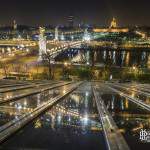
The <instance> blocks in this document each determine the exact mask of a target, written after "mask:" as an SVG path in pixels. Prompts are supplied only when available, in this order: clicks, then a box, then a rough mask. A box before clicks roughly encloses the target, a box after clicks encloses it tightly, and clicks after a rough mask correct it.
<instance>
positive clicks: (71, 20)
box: [68, 15, 74, 28]
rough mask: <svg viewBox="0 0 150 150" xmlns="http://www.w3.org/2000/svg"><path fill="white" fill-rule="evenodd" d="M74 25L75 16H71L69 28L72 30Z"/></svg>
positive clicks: (69, 17)
mask: <svg viewBox="0 0 150 150" xmlns="http://www.w3.org/2000/svg"><path fill="white" fill-rule="evenodd" d="M73 25H74V16H73V15H70V16H68V26H69V27H71V28H72V27H73Z"/></svg>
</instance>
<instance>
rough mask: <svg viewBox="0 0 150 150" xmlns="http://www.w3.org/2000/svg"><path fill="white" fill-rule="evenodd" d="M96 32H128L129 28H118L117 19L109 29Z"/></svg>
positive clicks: (96, 30) (99, 29) (98, 29)
mask: <svg viewBox="0 0 150 150" xmlns="http://www.w3.org/2000/svg"><path fill="white" fill-rule="evenodd" d="M93 31H94V32H114V33H115V32H128V31H129V29H128V28H120V27H118V26H117V21H116V19H115V18H113V20H112V21H111V24H110V26H109V28H94V29H93Z"/></svg>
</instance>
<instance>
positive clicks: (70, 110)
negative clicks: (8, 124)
mask: <svg viewBox="0 0 150 150" xmlns="http://www.w3.org/2000/svg"><path fill="white" fill-rule="evenodd" d="M41 137H42V138H41ZM35 141H36V142H35ZM1 148H5V149H9V148H12V149H17V148H18V149H19V148H22V149H52V150H59V149H66V150H77V149H78V150H83V149H87V150H99V149H103V150H104V149H106V147H105V141H104V137H103V134H102V128H101V124H100V121H99V119H98V112H97V108H96V104H95V101H94V100H93V95H92V93H91V86H90V83H85V84H83V85H81V86H80V87H79V88H78V89H77V90H75V91H74V92H73V93H71V94H69V96H67V97H66V98H65V99H63V100H61V101H60V102H59V103H57V105H55V106H53V107H52V108H51V109H49V110H48V111H46V112H45V113H43V114H42V115H41V116H39V117H38V118H37V119H35V120H34V121H33V122H31V123H30V124H29V125H27V126H26V127H25V128H23V129H22V130H21V131H20V132H18V133H17V134H15V135H14V136H12V137H11V138H10V139H9V140H8V141H7V142H5V143H3V144H2V145H1Z"/></svg>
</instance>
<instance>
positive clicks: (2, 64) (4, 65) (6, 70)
mask: <svg viewBox="0 0 150 150" xmlns="http://www.w3.org/2000/svg"><path fill="white" fill-rule="evenodd" d="M0 67H1V68H2V69H3V70H4V74H5V78H7V77H8V65H6V64H5V63H2V62H0Z"/></svg>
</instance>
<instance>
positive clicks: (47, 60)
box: [42, 52, 54, 79]
mask: <svg viewBox="0 0 150 150" xmlns="http://www.w3.org/2000/svg"><path fill="white" fill-rule="evenodd" d="M42 59H43V63H44V64H45V65H46V66H47V67H48V73H49V74H48V79H53V77H54V76H53V74H52V63H51V62H52V54H51V53H50V52H46V53H43V54H42Z"/></svg>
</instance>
